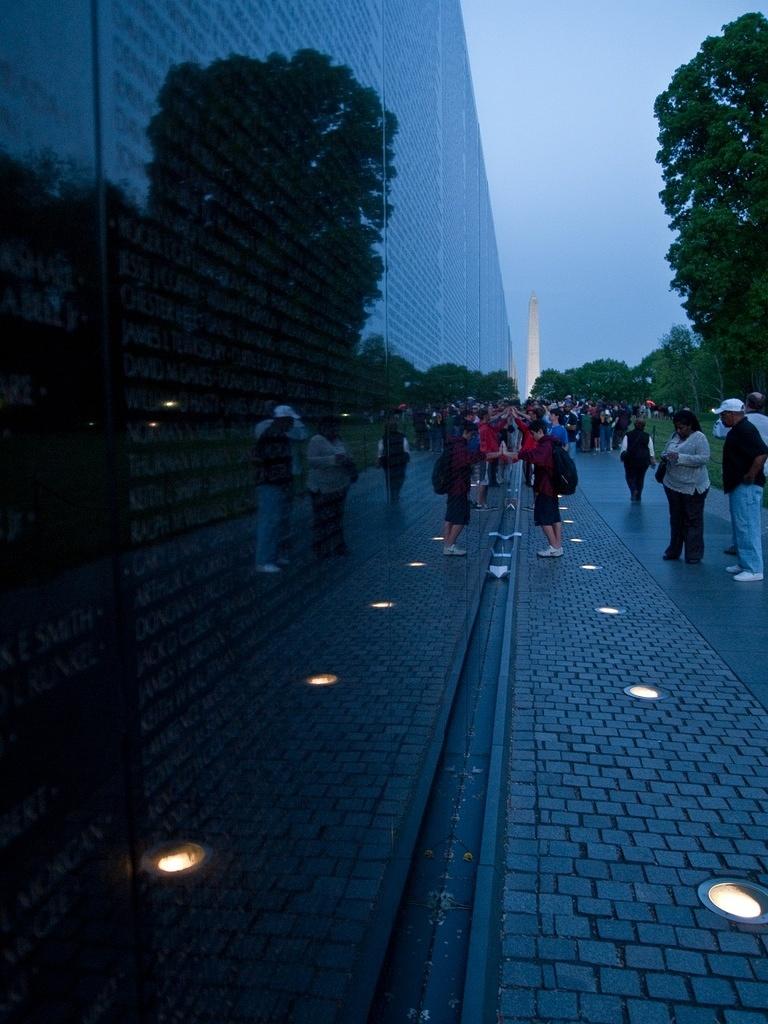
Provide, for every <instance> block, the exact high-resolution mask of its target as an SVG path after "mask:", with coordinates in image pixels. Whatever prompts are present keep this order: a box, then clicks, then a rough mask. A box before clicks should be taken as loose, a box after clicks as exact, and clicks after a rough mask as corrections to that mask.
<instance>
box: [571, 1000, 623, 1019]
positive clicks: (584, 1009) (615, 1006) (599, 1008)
mask: <svg viewBox="0 0 768 1024" xmlns="http://www.w3.org/2000/svg"><path fill="white" fill-rule="evenodd" d="M579 1005H580V1008H581V1016H582V1019H583V1020H585V1021H589V1024H623V1021H624V1002H623V1000H622V999H617V998H616V997H615V996H599V995H598V996H593V995H582V996H579Z"/></svg>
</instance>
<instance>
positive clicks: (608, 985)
mask: <svg viewBox="0 0 768 1024" xmlns="http://www.w3.org/2000/svg"><path fill="white" fill-rule="evenodd" d="M600 991H601V992H604V993H605V994H606V995H621V996H639V995H642V989H641V985H640V975H639V974H638V972H637V971H628V970H619V969H618V968H616V969H614V968H611V967H601V968H600Z"/></svg>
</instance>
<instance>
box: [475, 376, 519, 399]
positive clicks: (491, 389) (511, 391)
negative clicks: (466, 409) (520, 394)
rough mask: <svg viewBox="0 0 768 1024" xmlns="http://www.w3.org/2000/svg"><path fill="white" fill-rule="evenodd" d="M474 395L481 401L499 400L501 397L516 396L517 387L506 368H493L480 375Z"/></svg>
mask: <svg viewBox="0 0 768 1024" xmlns="http://www.w3.org/2000/svg"><path fill="white" fill-rule="evenodd" d="M474 395H475V398H477V399H478V400H479V401H481V402H498V401H499V399H500V398H513V397H516V396H517V387H516V386H515V382H514V381H513V380H512V379H511V378H510V376H509V374H508V373H507V371H506V370H492V371H491V373H483V374H481V375H480V380H479V381H478V383H477V385H476V387H475V392H474Z"/></svg>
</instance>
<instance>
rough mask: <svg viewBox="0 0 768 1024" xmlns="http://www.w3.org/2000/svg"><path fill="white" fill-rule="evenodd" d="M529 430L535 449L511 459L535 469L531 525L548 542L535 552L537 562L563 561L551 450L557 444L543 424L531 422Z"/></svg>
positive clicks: (519, 453) (561, 528)
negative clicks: (544, 546) (549, 559)
mask: <svg viewBox="0 0 768 1024" xmlns="http://www.w3.org/2000/svg"><path fill="white" fill-rule="evenodd" d="M528 430H529V432H530V435H531V437H532V439H533V441H534V442H535V444H534V446H533V447H532V448H529V449H527V450H525V451H522V450H521V451H520V452H518V453H514V452H513V453H512V455H511V456H510V458H511V459H512V461H513V462H517V460H518V459H521V460H522V461H524V462H529V463H530V464H531V465H533V466H535V467H536V474H535V477H534V481H533V493H534V495H535V499H534V503H533V522H534V524H535V525H536V526H540V527H541V529H542V531H543V532H544V536H545V538H546V539H547V541H548V542H549V543H548V544H547V547H546V548H544V549H543V550H542V551H537V552H536V554H537V555H538V556H539V558H562V556H563V524H562V521H561V519H560V499H559V496H558V481H557V478H556V470H555V456H554V446H555V445H556V444H558V443H559V442H558V441H557V440H556V439H555V438H554V437H552V436H551V435H549V434H547V425H546V423H545V422H544V421H543V420H533V422H532V423H531V424H530V425H529V427H528ZM561 448H562V446H561ZM563 451H564V449H563Z"/></svg>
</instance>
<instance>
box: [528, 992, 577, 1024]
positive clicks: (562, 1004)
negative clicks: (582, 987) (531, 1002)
mask: <svg viewBox="0 0 768 1024" xmlns="http://www.w3.org/2000/svg"><path fill="white" fill-rule="evenodd" d="M536 1001H537V1004H538V1016H539V1017H540V1018H543V1019H544V1020H547V1021H555V1020H574V1019H576V1018H578V1016H579V1009H578V1002H577V997H576V995H575V993H570V992H538V993H537V997H536Z"/></svg>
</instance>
